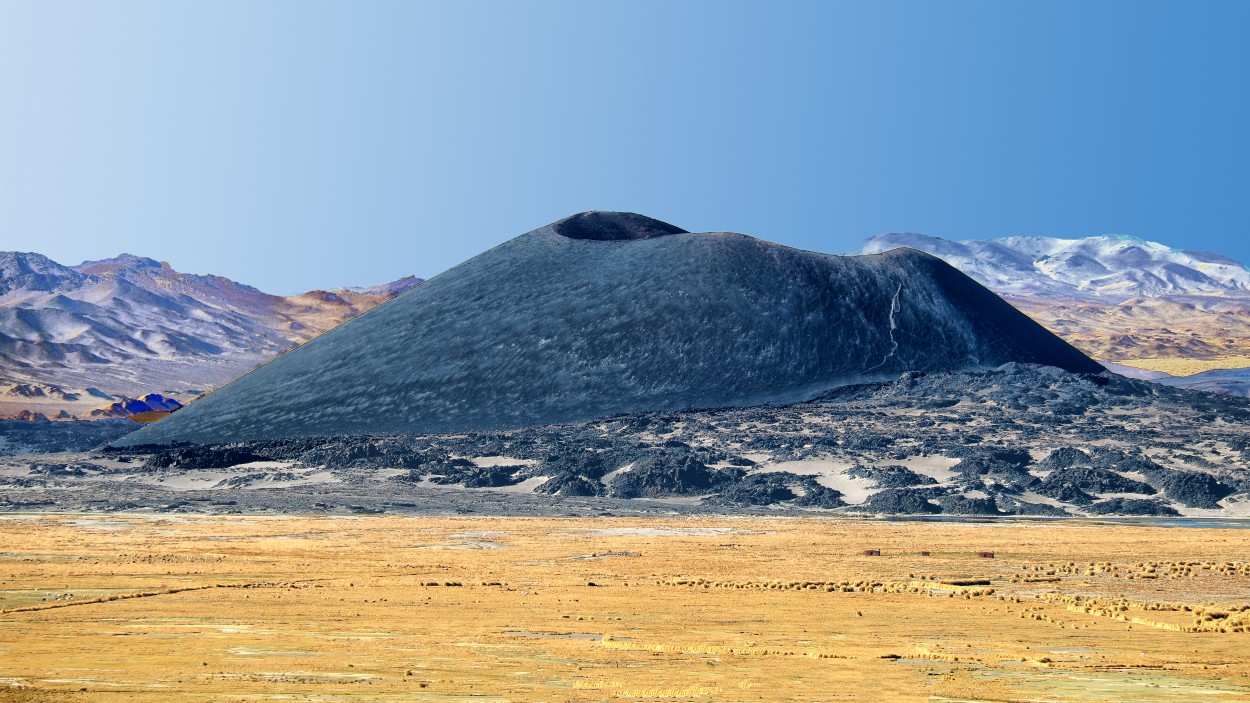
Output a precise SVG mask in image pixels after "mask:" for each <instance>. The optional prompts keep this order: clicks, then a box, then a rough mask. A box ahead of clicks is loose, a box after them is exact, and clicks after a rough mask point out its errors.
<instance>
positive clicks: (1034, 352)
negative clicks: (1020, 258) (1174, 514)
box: [114, 212, 1103, 446]
mask: <svg viewBox="0 0 1250 703" xmlns="http://www.w3.org/2000/svg"><path fill="white" fill-rule="evenodd" d="M1008 362H1021V363H1029V364H1040V365H1045V366H1054V367H1059V368H1061V369H1064V370H1067V371H1071V372H1076V373H1100V372H1102V371H1103V368H1102V367H1101V366H1099V365H1098V364H1097V363H1095V362H1094V361H1092V360H1091V359H1089V358H1088V357H1086V356H1085V355H1084V354H1082V353H1081V352H1079V351H1077V350H1076V349H1074V348H1073V347H1071V346H1069V345H1068V344H1066V343H1065V342H1063V341H1062V340H1060V339H1059V338H1058V337H1055V336H1054V335H1052V334H1051V333H1050V332H1048V331H1046V330H1045V329H1044V328H1042V327H1041V326H1040V325H1038V324H1037V323H1035V322H1033V321H1032V320H1031V319H1029V318H1028V317H1026V316H1025V315H1023V314H1022V313H1020V312H1018V311H1017V310H1015V309H1014V308H1012V307H1011V306H1010V305H1008V304H1007V303H1006V302H1004V301H1003V300H1002V299H1000V298H999V297H997V296H996V295H994V294H993V293H991V292H990V291H989V290H987V289H985V288H984V287H982V286H981V285H980V284H978V283H976V282H975V281H973V280H972V279H970V278H968V277H967V276H965V275H963V274H962V273H960V272H959V271H957V270H956V269H954V268H952V267H951V266H949V265H948V264H946V263H944V262H942V261H941V260H940V259H937V258H935V257H933V256H931V255H929V254H925V253H922V252H919V251H916V250H912V249H895V250H891V251H887V252H884V253H880V254H872V255H862V256H831V255H827V254H819V253H814V252H808V251H801V250H797V249H792V248H789V247H785V246H781V245H778V244H773V243H770V242H766V241H762V240H759V239H754V238H752V237H749V236H746V235H742V234H733V233H727V232H712V233H697V234H696V233H691V232H687V231H685V230H683V229H681V228H679V227H675V226H673V225H670V224H667V223H664V222H660V221H658V220H654V219H651V218H648V217H644V216H642V215H636V214H632V213H616V212H586V213H581V214H578V215H574V216H572V217H569V218H566V219H563V220H560V221H559V222H555V223H553V224H550V225H547V226H545V227H542V228H539V229H536V230H534V231H532V232H529V233H526V234H523V235H521V236H519V237H516V238H514V239H511V240H509V241H507V242H505V243H503V244H501V245H499V246H497V247H495V248H494V249H491V250H489V251H486V252H484V253H482V254H480V255H478V256H476V257H474V258H472V259H470V260H468V261H466V262H464V263H462V264H460V265H458V266H456V267H454V268H452V269H450V270H448V271H446V272H445V273H443V274H441V275H439V276H437V277H435V278H433V279H431V280H429V281H427V282H425V283H424V284H422V285H421V286H418V287H416V288H413V289H411V290H409V291H407V292H405V293H403V294H401V295H400V296H398V297H397V298H395V299H393V300H391V301H389V302H387V303H384V304H382V305H380V306H378V307H377V308H374V309H373V310H371V311H369V312H367V313H365V314H363V315H361V316H359V317H357V318H355V319H353V320H351V321H349V322H347V323H345V324H343V325H341V326H339V327H337V328H335V329H333V330H331V331H330V332H327V333H326V334H324V335H322V336H320V337H317V338H316V339H313V340H311V341H310V342H308V343H306V344H304V345H303V346H301V347H299V348H297V349H295V350H293V351H291V352H289V353H287V354H285V355H283V356H281V357H279V358H278V359H276V360H274V361H272V362H270V363H268V364H266V365H264V366H262V367H260V368H259V369H257V370H255V371H253V372H251V373H249V374H247V375H245V376H242V377H241V378H239V379H237V380H235V381H233V382H232V383H230V384H228V385H226V386H224V387H222V388H220V389H219V390H217V391H215V392H213V393H211V394H209V395H208V396H206V397H204V398H202V399H201V400H199V401H197V402H195V403H192V404H191V405H189V406H187V407H185V408H183V409H181V410H180V411H179V412H177V413H175V414H173V415H170V416H169V417H167V418H165V419H163V420H160V421H159V422H156V423H153V424H151V425H149V426H147V427H144V428H143V429H141V430H139V431H137V432H135V433H133V434H131V435H128V436H127V437H125V438H123V439H121V440H118V441H117V442H115V443H114V444H115V445H117V446H134V445H142V444H170V443H174V442H190V443H195V444H216V443H225V442H232V441H240V440H262V439H280V438H287V437H309V436H342V435H360V434H371V433H397V434H425V433H448V432H461V431H471V430H494V429H508V428H518V427H528V426H538V425H547V424H553V423H562V422H572V421H583V420H591V419H595V418H600V417H604V416H609V415H613V414H617V413H626V412H637V411H656V410H662V411H668V410H686V409H692V408H710V407H732V406H751V405H760V404H766V403H774V404H782V403H792V402H797V401H801V400H805V399H808V398H811V397H813V396H815V395H817V394H819V393H821V392H822V391H825V390H828V389H830V388H833V387H837V386H842V385H847V384H852V383H858V382H866V381H873V380H882V379H887V378H892V377H896V376H898V375H899V374H900V373H903V372H907V371H922V372H938V371H962V370H970V369H978V368H992V367H997V366H1000V365H1002V364H1005V363H1008Z"/></svg>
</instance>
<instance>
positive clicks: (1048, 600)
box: [0, 515, 1250, 703]
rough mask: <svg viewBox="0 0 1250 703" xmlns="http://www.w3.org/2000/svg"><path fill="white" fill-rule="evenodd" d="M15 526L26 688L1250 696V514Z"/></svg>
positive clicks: (138, 697)
mask: <svg viewBox="0 0 1250 703" xmlns="http://www.w3.org/2000/svg"><path fill="white" fill-rule="evenodd" d="M0 540H2V541H0V545H2V546H0V608H3V612H2V613H0V703H4V702H8V701H13V702H17V701H26V702H33V701H63V700H64V701H107V702H119V703H120V702H121V701H203V702H209V701H221V702H226V701H265V700H317V701H462V700H463V701H468V700H473V701H629V700H648V701H652V700H702V701H716V702H720V701H833V700H864V701H873V700H887V701H888V700H951V701H1015V700H1020V701H1038V700H1041V701H1049V700H1062V701H1069V700H1070V701H1107V700H1117V701H1163V700H1192V699H1200V700H1204V701H1231V700H1250V656H1247V652H1250V632H1247V630H1250V565H1247V563H1246V559H1247V557H1250V530H1237V529H1208V528H1202V529H1179V528H1173V529H1165V528H1154V527H1142V526H1119V525H1108V524H1099V523H1092V522H1080V521H1072V522H1064V523H1047V524H1021V523H992V524H984V523H945V522H943V523H919V522H871V521H854V520H846V519H818V518H813V519H754V518H752V519H745V518H744V519H735V518H672V519H623V518H601V519H582V518H579V519H574V518H569V519H518V518H405V517H368V518H327V517H309V518H301V517H280V518H274V517H186V518H184V517H156V516H126V515H123V516H118V515H109V516H31V515H27V516H12V515H11V516H7V517H4V518H0ZM866 549H879V550H881V556H866V555H865V553H864V552H865V550H866ZM980 551H993V552H994V558H992V559H991V558H981V557H978V556H977V552H980ZM922 552H928V553H929V554H928V555H923V554H922Z"/></svg>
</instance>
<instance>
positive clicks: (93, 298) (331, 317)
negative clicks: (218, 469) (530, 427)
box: [0, 252, 420, 416]
mask: <svg viewBox="0 0 1250 703" xmlns="http://www.w3.org/2000/svg"><path fill="white" fill-rule="evenodd" d="M419 282H420V280H419V279H415V278H412V277H408V278H405V279H401V280H399V281H396V282H394V283H390V284H385V285H384V286H378V287H375V288H374V289H365V290H362V291H360V292H357V291H353V290H348V289H339V290H334V291H311V292H309V293H304V294H301V295H297V296H290V297H284V296H278V295H271V294H268V293H265V292H262V291H260V290H257V289H256V288H253V287H251V286H247V285H243V284H240V283H236V282H234V281H231V280H230V279H227V278H223V277H221V276H210V275H196V274H186V273H181V272H178V271H175V270H173V269H172V268H170V266H169V265H168V264H166V263H162V262H159V261H156V260H153V259H148V258H143V257H138V256H133V255H130V254H122V255H121V256H118V257H116V258H113V259H105V260H102V261H87V262H84V263H82V264H79V265H77V266H64V265H62V264H59V263H57V262H55V261H52V260H51V259H49V258H47V257H46V256H43V255H41V254H34V253H22V252H0V388H2V387H3V386H9V387H10V388H13V387H19V386H28V387H32V388H40V389H42V390H43V391H44V392H43V394H42V395H41V396H31V395H28V394H22V393H20V392H18V393H16V394H15V395H14V394H0V414H7V411H10V410H14V409H18V408H17V407H16V406H17V405H19V404H20V405H22V408H32V407H33V408H37V409H40V410H52V411H53V412H57V410H58V409H65V408H69V409H70V411H71V412H72V413H74V411H77V410H85V409H86V410H89V409H90V407H98V406H99V405H100V401H101V400H102V398H101V396H104V397H108V396H117V397H138V396H140V395H144V394H146V393H149V392H154V391H155V392H161V393H164V394H165V395H167V396H173V397H181V398H183V399H186V398H188V397H191V396H194V395H196V394H198V393H199V392H201V391H203V390H207V389H210V388H213V387H215V386H218V385H220V384H222V383H225V382H226V381H229V380H230V379H232V378H234V377H236V376H238V375H239V374H241V373H244V372H246V371H248V370H250V369H252V368H254V367H255V366H257V365H259V364H261V363H263V362H265V361H268V360H269V359H272V358H273V357H275V356H277V355H278V354H280V353H281V352H283V351H286V350H288V349H290V348H291V347H293V346H295V345H297V344H299V343H302V342H305V341H307V340H308V339H311V338H312V337H314V336H316V335H317V334H320V333H321V332H324V331H325V330H327V329H330V328H331V327H334V326H335V325H338V324H340V323H342V322H343V321H345V320H348V319H351V318H352V317H355V316H356V315H358V314H360V313H361V312H363V311H364V310H367V309H369V308H371V307H373V306H374V305H377V304H378V303H380V302H382V301H384V300H387V299H389V298H391V297H394V296H395V295H397V294H398V293H399V292H402V291H403V290H406V289H407V288H410V287H412V286H413V285H416V284H417V283H419ZM86 389H92V390H94V391H97V393H98V394H93V393H88V392H86ZM67 395H68V396H70V399H68V400H67V399H66V398H65V396H67ZM67 403H68V405H67ZM84 404H90V405H84ZM79 405H84V407H81V408H80V407H79ZM74 414H79V415H80V416H82V415H83V414H85V413H74Z"/></svg>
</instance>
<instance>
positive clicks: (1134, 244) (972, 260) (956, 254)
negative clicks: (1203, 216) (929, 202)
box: [863, 233, 1250, 396]
mask: <svg viewBox="0 0 1250 703" xmlns="http://www.w3.org/2000/svg"><path fill="white" fill-rule="evenodd" d="M900 246H903V247H910V248H913V249H918V250H920V251H925V252H929V253H931V254H933V255H934V256H937V257H939V258H941V259H943V260H944V261H946V262H947V263H950V264H951V265H952V266H954V267H956V268H958V269H959V270H961V271H963V272H965V273H967V274H968V275H969V276H971V277H973V278H974V279H976V280H977V281H978V282H980V283H982V284H983V285H985V286H987V287H989V288H990V289H992V290H994V291H995V292H996V293H998V294H999V295H1001V296H1003V298H1005V299H1006V300H1007V301H1008V302H1010V303H1011V304H1012V305H1013V306H1015V307H1016V308H1018V309H1020V310H1022V311H1024V312H1025V313H1027V314H1028V315H1029V316H1030V317H1032V318H1033V319H1035V320H1037V321H1038V322H1040V323H1041V324H1042V325H1044V326H1045V327H1046V328H1047V329H1049V330H1051V331H1052V332H1054V333H1055V334H1058V335H1059V336H1060V337H1062V338H1063V339H1064V340H1066V341H1067V342H1069V343H1071V344H1072V345H1073V346H1076V347H1077V348H1079V349H1080V350H1082V351H1084V352H1085V353H1086V354H1089V355H1090V356H1092V357H1094V358H1096V359H1098V360H1099V361H1100V362H1102V363H1104V364H1107V365H1108V366H1109V368H1112V369H1113V370H1115V371H1117V372H1118V373H1124V374H1127V375H1130V376H1134V377H1137V378H1142V379H1147V380H1153V381H1156V382H1160V383H1166V384H1169V385H1175V386H1179V387H1184V388H1193V389H1198V390H1209V391H1216V392H1223V393H1231V394H1234V395H1242V396H1245V395H1250V371H1248V370H1246V367H1250V271H1247V269H1246V267H1245V266H1244V265H1242V264H1241V263H1239V262H1237V261H1234V260H1232V259H1229V258H1228V257H1225V256H1221V255H1219V254H1213V253H1211V252H1206V251H1193V250H1183V249H1173V248H1171V247H1167V246H1164V245H1162V244H1157V243H1154V242H1146V241H1142V240H1140V239H1134V238H1132V237H1109V236H1105V237H1087V238H1083V239H1057V238H1049V237H1006V238H1002V239H991V240H973V241H959V242H955V241H949V240H945V239H941V238H938V237H929V236H925V235H920V234H908V233H904V234H885V235H880V236H877V237H873V238H872V239H869V240H868V241H867V242H866V243H865V246H864V249H863V251H864V252H865V253H872V252H879V251H886V250H889V249H893V248H896V247H900Z"/></svg>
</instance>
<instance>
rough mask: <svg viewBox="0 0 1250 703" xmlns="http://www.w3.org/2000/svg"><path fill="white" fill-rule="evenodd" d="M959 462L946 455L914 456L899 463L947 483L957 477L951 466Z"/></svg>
mask: <svg viewBox="0 0 1250 703" xmlns="http://www.w3.org/2000/svg"><path fill="white" fill-rule="evenodd" d="M959 462H960V460H959V459H952V458H950V457H945V456H913V457H909V458H907V459H904V460H902V461H900V462H898V463H899V464H901V465H903V466H905V467H907V468H908V469H910V470H911V471H915V472H916V473H918V474H920V475H922V476H928V477H929V478H931V479H933V480H934V481H937V482H938V483H940V484H947V483H950V482H951V481H952V480H954V479H955V472H954V471H951V467H952V466H954V465H955V464H958V463H959Z"/></svg>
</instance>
